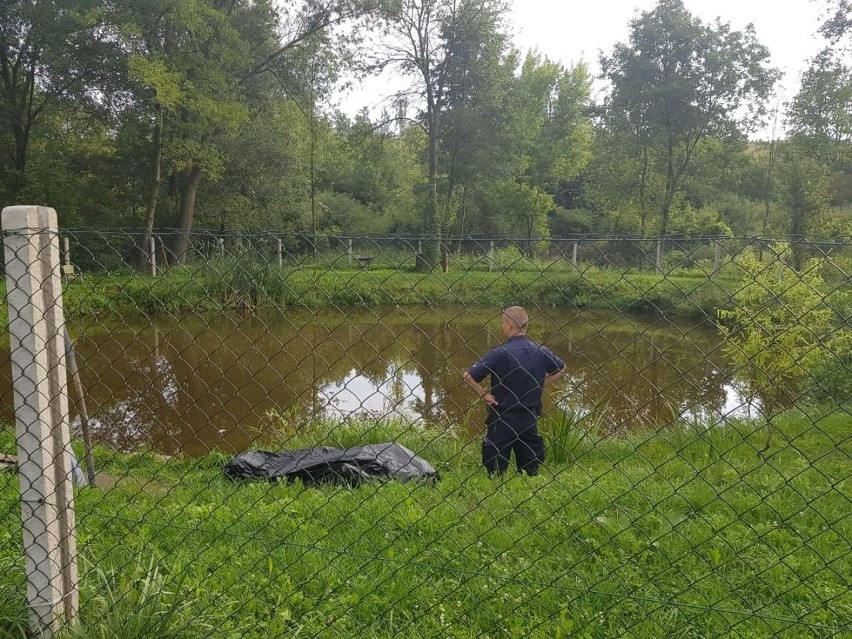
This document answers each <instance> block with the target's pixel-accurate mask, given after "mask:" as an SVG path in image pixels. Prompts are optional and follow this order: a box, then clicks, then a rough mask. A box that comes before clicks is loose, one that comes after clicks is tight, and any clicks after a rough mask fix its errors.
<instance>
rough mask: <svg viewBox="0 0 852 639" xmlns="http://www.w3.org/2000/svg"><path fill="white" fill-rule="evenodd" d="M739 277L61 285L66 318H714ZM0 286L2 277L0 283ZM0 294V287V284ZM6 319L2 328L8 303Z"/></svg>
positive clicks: (96, 280) (468, 275) (397, 275)
mask: <svg viewBox="0 0 852 639" xmlns="http://www.w3.org/2000/svg"><path fill="white" fill-rule="evenodd" d="M735 286H736V282H733V281H729V280H710V279H708V278H706V277H701V276H697V275H696V276H662V275H651V274H638V273H637V274H631V273H627V274H623V273H620V272H618V271H590V272H587V273H585V274H583V275H582V276H581V275H578V274H576V273H573V272H564V271H563V272H553V273H548V272H545V273H541V272H538V271H535V272H533V271H529V272H525V271H520V272H516V273H505V274H503V273H488V272H485V271H450V272H449V273H432V274H428V275H427V274H418V273H410V272H402V271H397V270H391V269H388V270H378V269H370V270H361V269H359V270H328V269H317V270H310V269H305V268H288V269H284V270H280V271H279V270H277V269H270V268H260V267H259V268H244V269H236V270H235V269H233V268H228V269H225V270H222V271H221V272H218V271H216V270H213V269H210V268H208V269H203V270H201V269H199V270H193V269H190V268H186V269H174V270H173V271H172V272H171V273H170V274H169V275H168V276H166V277H158V278H153V277H150V276H134V275H123V274H115V273H104V274H98V273H93V274H89V275H86V277H85V278H83V279H78V280H75V281H72V282H71V283H69V284H67V285H66V287H65V296H64V297H65V308H66V314H67V315H68V316H70V317H79V316H84V315H118V316H120V315H129V314H138V313H140V312H141V313H163V312H185V311H190V310H219V309H223V308H234V307H240V306H244V305H246V304H249V305H255V306H270V305H275V306H337V307H341V308H351V307H364V306H375V305H385V304H401V305H438V304H465V305H471V306H501V305H508V304H523V305H528V306H531V307H536V306H553V307H561V308H578V309H581V308H595V309H613V310H630V311H654V312H665V313H667V314H669V315H674V316H677V315H680V316H689V317H698V318H704V317H708V316H709V317H715V311H716V309H718V308H719V307H721V306H722V305H723V304H725V303H726V302H727V301H728V300H729V299H730V295H731V290H732V289H733V287H735ZM0 288H2V283H0ZM0 292H3V291H2V290H0ZM0 313H3V314H4V315H3V317H2V318H0V319H3V320H4V321H3V322H2V323H3V324H5V307H4V308H2V309H0Z"/></svg>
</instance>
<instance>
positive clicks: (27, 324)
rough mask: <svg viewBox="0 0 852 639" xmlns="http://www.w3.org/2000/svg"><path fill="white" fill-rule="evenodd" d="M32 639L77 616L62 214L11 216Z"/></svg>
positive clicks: (9, 254) (8, 253)
mask: <svg viewBox="0 0 852 639" xmlns="http://www.w3.org/2000/svg"><path fill="white" fill-rule="evenodd" d="M2 219H3V230H4V231H5V232H6V233H7V235H5V236H4V247H5V257H6V287H7V291H8V292H7V301H8V306H9V339H10V353H11V354H10V359H11V362H12V379H13V380H14V381H13V391H14V398H15V424H16V437H17V443H18V471H19V479H20V487H21V519H22V527H23V543H24V553H25V555H26V561H25V565H26V575H27V605H28V608H29V621H30V631H31V633H32V634H33V635H34V636H45V637H50V636H51V635H52V634H53V633H54V632H55V631H56V630H58V628H59V626H60V624H61V623H62V621H63V619H66V620H67V619H70V618H72V617H74V616H75V615H76V613H77V606H78V592H77V566H76V540H75V536H74V528H75V522H74V495H73V490H72V465H71V454H70V451H71V448H70V433H69V427H68V392H67V379H66V369H65V343H64V342H65V335H64V318H63V311H62V282H61V279H60V259H59V238H58V236H57V234H56V233H57V224H56V212H55V211H54V210H53V209H48V208H43V207H36V206H12V207H7V208H5V209H3V214H2Z"/></svg>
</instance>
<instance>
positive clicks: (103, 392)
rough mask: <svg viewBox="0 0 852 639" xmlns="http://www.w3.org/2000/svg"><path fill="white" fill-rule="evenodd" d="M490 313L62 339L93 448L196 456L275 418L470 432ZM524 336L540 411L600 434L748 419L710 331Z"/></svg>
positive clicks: (586, 329) (574, 315)
mask: <svg viewBox="0 0 852 639" xmlns="http://www.w3.org/2000/svg"><path fill="white" fill-rule="evenodd" d="M499 317H500V310H499V309H497V308H493V309H482V308H478V309H466V308H456V307H439V308H431V309H419V308H376V309H371V310H360V311H353V312H339V311H306V310H294V311H287V312H277V313H256V314H250V315H247V314H239V313H226V314H218V315H212V316H211V315H190V316H187V317H183V318H166V319H161V320H157V321H154V322H153V323H151V322H149V321H146V320H143V319H137V320H125V321H123V322H121V323H116V322H112V321H110V322H96V323H91V324H87V325H80V324H72V325H71V326H70V331H71V334H72V338H74V339H75V344H76V352H77V359H78V363H79V365H80V371H81V376H82V379H83V384H84V386H85V392H86V400H87V407H88V410H89V413H90V417H91V421H92V425H93V431H94V432H95V435H96V438H97V439H98V440H99V441H100V442H102V443H105V444H107V445H109V446H111V447H112V448H114V449H116V450H122V451H128V450H134V449H141V448H146V449H147V448H153V449H155V450H158V451H160V452H162V453H164V454H175V453H178V452H183V453H186V454H190V455H195V456H197V455H201V454H204V453H206V452H208V451H210V450H213V449H219V450H225V451H228V452H233V451H240V450H244V449H245V448H247V447H250V446H252V445H253V441H254V440H255V438H256V437H257V435H258V433H260V432H262V431H263V429H264V428H267V427H269V425H270V424H271V423H272V422H273V421H274V420H273V418H272V417H271V415H274V414H283V415H285V416H286V418H287V419H288V420H290V421H292V422H296V423H303V424H306V423H309V422H310V421H311V420H313V419H314V418H328V419H346V418H349V417H355V416H357V417H363V418H370V419H374V418H396V419H399V420H404V421H406V422H409V423H411V424H412V425H423V424H429V425H440V426H446V425H449V426H452V427H455V428H458V429H460V430H461V431H462V432H465V433H468V434H470V436H475V435H476V434H478V433H480V432H481V429H482V426H481V424H482V422H483V420H484V416H485V411H484V407H483V405H482V403H481V402H478V401H477V398H476V396H475V395H474V394H473V393H472V391H471V390H470V389H469V388H468V387H467V386H466V385H465V384H464V383H463V381H462V374H463V372H464V371H465V370H466V369H467V368H468V367H469V366H470V365H471V364H473V363H474V362H475V361H476V359H477V358H478V356H479V355H481V354H483V353H485V352H486V351H487V350H488V349H489V348H491V347H494V346H496V345H498V344H500V343H501V341H502V336H501V334H500V321H499ZM530 334H531V336H532V337H533V338H534V339H536V340H537V341H539V342H541V343H544V344H546V345H548V346H549V347H550V348H551V349H553V350H554V351H555V352H556V353H557V354H558V355H560V356H561V357H562V358H563V359H564V360H565V361H566V363H567V367H568V373H569V375H568V377H567V378H566V379H565V380H563V381H562V382H560V383H559V384H557V385H555V386H554V387H553V388H552V389H551V390H550V392H549V393H548V396H547V397H546V402H545V410H553V409H554V404H560V405H562V404H566V405H567V404H570V405H572V406H575V407H577V408H579V409H581V410H583V409H591V408H594V407H598V410H599V411H602V412H601V414H603V415H605V417H606V420H605V421H606V428H607V430H610V431H620V432H623V431H626V430H629V429H634V428H641V427H648V426H655V427H659V426H662V425H666V424H670V423H673V422H674V421H676V420H682V419H685V420H690V421H696V420H708V419H710V420H712V419H718V418H719V417H720V416H722V415H731V416H748V415H749V414H750V413H753V412H754V411H755V406H754V405H752V404H749V403H748V402H747V401H746V400H745V399H744V397H743V396H742V395H741V393H740V392H739V391H738V390H737V386H736V384H735V383H734V382H733V381H732V376H731V366H730V364H729V363H728V362H727V361H726V359H725V357H724V355H723V354H722V351H721V345H722V341H721V338H720V336H719V335H718V333H717V331H716V330H715V329H714V328H713V327H712V326H710V325H695V324H694V323H693V324H690V323H688V322H680V321H671V320H667V319H663V318H659V317H655V318H642V317H633V316H631V317H627V316H622V315H619V314H615V313H602V312H583V313H579V312H573V311H567V310H553V309H545V310H542V311H541V312H536V313H534V314H533V319H532V322H531V329H530ZM0 393H2V401H3V405H2V414H0V418H2V419H4V420H7V421H11V420H12V419H13V408H12V392H11V381H10V365H9V354H8V351H3V352H0ZM73 423H74V424H75V425H77V426H79V418H75V419H74V422H73Z"/></svg>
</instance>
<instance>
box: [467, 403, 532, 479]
mask: <svg viewBox="0 0 852 639" xmlns="http://www.w3.org/2000/svg"><path fill="white" fill-rule="evenodd" d="M486 429H487V430H486V433H485V440H484V441H483V442H482V465H483V466H485V469H486V470H487V471H488V473H489V474H495V473H496V474H501V475H502V474H503V473H505V472H506V469H507V468H508V467H509V458H510V456H511V454H512V451H514V452H515V461H516V463H517V465H518V472H519V473H520V472H523V473H526V474H528V475H537V474H538V466H539V464H541V463H542V462H544V441H542V439H541V435H539V434H538V426H537V425H536V416H535V415H531V414H530V412H529V411H526V410H521V411H517V412H514V411H510V412H506V413H503V414H499V413H497V412H496V411H493V410H492V411H489V416H488V420H487V421H486Z"/></svg>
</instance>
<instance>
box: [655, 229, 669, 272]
mask: <svg viewBox="0 0 852 639" xmlns="http://www.w3.org/2000/svg"><path fill="white" fill-rule="evenodd" d="M665 241H666V240H665V238H662V237H661V238H658V239H657V260H656V264H655V265H656V267H657V273H662V272H663V243H664V242H665Z"/></svg>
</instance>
